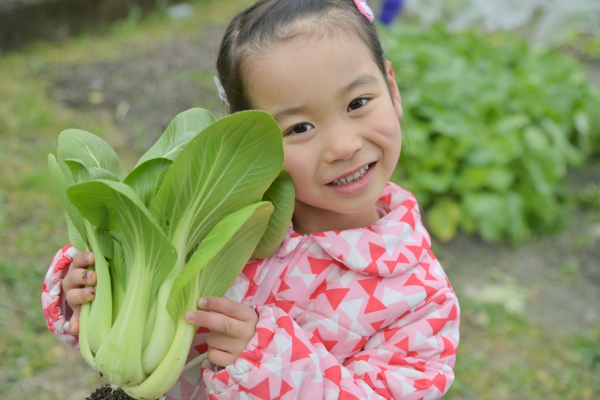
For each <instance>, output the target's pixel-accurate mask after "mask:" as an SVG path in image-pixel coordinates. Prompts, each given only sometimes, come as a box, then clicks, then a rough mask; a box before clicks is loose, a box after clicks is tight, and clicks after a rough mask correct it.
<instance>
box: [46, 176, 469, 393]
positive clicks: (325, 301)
mask: <svg viewBox="0 0 600 400" xmlns="http://www.w3.org/2000/svg"><path fill="white" fill-rule="evenodd" d="M377 206H378V211H379V213H380V216H381V219H380V220H379V221H378V222H377V223H376V224H375V225H372V226H369V227H366V228H361V229H350V230H346V231H335V232H322V233H314V234H311V235H307V236H301V235H299V234H297V233H295V232H294V231H293V230H292V229H291V228H290V230H289V232H288V234H287V236H286V237H285V240H284V241H283V243H282V245H281V246H280V248H279V249H278V250H277V251H276V253H275V254H274V255H273V256H271V257H270V258H268V259H265V260H250V261H249V262H248V264H247V265H246V266H245V268H244V270H243V272H242V274H240V276H239V277H238V278H237V279H236V280H235V282H234V283H233V285H232V286H231V288H230V289H229V290H228V292H227V293H226V294H225V297H228V298H229V299H232V300H235V301H238V302H241V303H244V304H247V305H252V306H254V307H255V310H256V312H257V313H258V316H259V320H258V324H257V325H256V334H255V335H254V337H253V338H252V339H251V340H250V342H249V343H248V346H247V347H246V350H245V351H244V352H243V353H242V355H241V356H240V357H239V359H238V360H237V361H236V362H235V363H234V364H233V365H230V366H228V367H226V368H221V367H216V366H214V365H213V364H211V363H210V362H209V361H208V360H205V361H204V362H203V363H201V364H200V365H198V366H196V367H194V368H191V369H189V370H187V371H185V372H184V373H183V374H182V375H181V377H180V379H179V381H178V382H177V383H176V384H175V386H174V387H173V388H172V389H171V390H170V391H169V393H168V394H167V395H166V396H165V398H166V400H175V399H177V400H200V399H210V400H217V399H219V400H220V399H240V400H246V399H248V400H250V399H263V400H288V399H289V400H291V399H301V400H302V399H310V400H317V399H327V400H329V399H344V400H349V399H406V400H413V399H415V400H416V399H427V400H433V399H438V398H440V397H442V395H443V394H444V393H445V392H446V391H447V390H448V388H449V387H450V384H451V383H452V381H453V380H454V373H453V371H452V367H453V366H454V362H455V360H456V349H457V347H458V339H459V332H458V327H459V306H458V302H457V299H456V296H455V294H454V291H453V290H452V287H451V286H450V282H449V281H448V278H447V277H446V274H445V273H444V270H443V269H442V267H441V265H440V264H439V262H438V261H437V259H436V258H435V256H434V255H433V254H432V253H431V251H430V244H431V241H430V238H429V235H428V233H427V231H426V230H425V228H424V227H423V225H422V223H421V217H420V213H419V207H418V205H417V202H416V199H415V197H414V196H413V195H412V194H411V193H409V192H407V191H406V190H404V189H402V188H401V187H399V186H397V185H395V184H393V183H389V184H388V185H387V187H386V189H385V190H384V192H383V194H382V196H381V198H380V200H379V202H378V204H377ZM74 253H75V251H74V249H72V248H71V247H70V246H67V247H65V248H63V249H62V250H60V251H59V252H58V254H57V255H56V257H55V258H54V261H53V262H52V265H51V266H50V270H49V271H48V274H47V275H46V278H45V281H44V287H43V294H42V303H43V308H44V313H45V315H46V319H47V321H48V327H49V328H50V330H51V331H52V332H54V334H55V335H56V336H57V337H58V338H59V339H60V340H62V341H63V342H65V343H67V344H68V345H70V346H72V347H78V344H77V336H76V335H73V334H72V333H71V331H70V330H69V324H68V319H69V318H70V312H71V311H70V310H69V307H68V305H67V304H66V301H65V299H64V297H65V296H63V292H62V289H61V286H62V285H61V282H62V279H63V278H64V276H65V275H66V273H67V271H68V268H69V265H70V262H71V260H72V257H73V256H74ZM208 333H209V331H208V330H206V329H204V328H200V329H198V332H197V334H196V336H195V338H194V341H193V344H192V348H191V349H190V355H189V359H190V360H191V359H192V358H195V357H196V356H198V355H199V354H202V353H204V352H206V351H207V348H208V346H207V344H206V340H205V338H206V336H207V334H208Z"/></svg>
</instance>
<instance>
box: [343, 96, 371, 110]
mask: <svg viewBox="0 0 600 400" xmlns="http://www.w3.org/2000/svg"><path fill="white" fill-rule="evenodd" d="M368 101H369V99H364V98H361V99H354V100H352V102H351V103H350V104H349V105H348V111H355V110H358V109H359V108H362V107H363V106H364V105H365V104H367V102H368Z"/></svg>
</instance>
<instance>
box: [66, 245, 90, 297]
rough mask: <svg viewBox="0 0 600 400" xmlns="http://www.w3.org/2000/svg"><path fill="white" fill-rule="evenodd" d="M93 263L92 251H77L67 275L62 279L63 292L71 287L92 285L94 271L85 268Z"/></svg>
mask: <svg viewBox="0 0 600 400" xmlns="http://www.w3.org/2000/svg"><path fill="white" fill-rule="evenodd" d="M93 264H94V253H92V252H89V251H82V252H81V253H77V255H76V256H75V257H74V258H73V262H72V263H71V266H70V267H69V272H68V273H67V276H66V277H65V279H64V280H63V289H64V290H65V292H67V293H68V292H69V291H70V290H71V289H73V288H80V287H83V286H86V285H87V286H94V285H95V284H96V273H95V272H94V271H90V270H88V269H86V268H87V267H88V266H90V265H93Z"/></svg>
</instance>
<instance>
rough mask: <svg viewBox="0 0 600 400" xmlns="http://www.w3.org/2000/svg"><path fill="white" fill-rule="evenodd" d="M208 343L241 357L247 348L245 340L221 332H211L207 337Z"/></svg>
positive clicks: (212, 346) (214, 347)
mask: <svg viewBox="0 0 600 400" xmlns="http://www.w3.org/2000/svg"><path fill="white" fill-rule="evenodd" d="M206 344H208V346H209V347H210V348H212V349H217V350H220V351H222V352H225V353H230V354H233V355H236V359H237V357H239V355H240V354H242V353H243V352H244V350H246V345H245V344H244V341H241V340H239V339H235V338H232V337H230V336H227V335H224V334H222V333H220V332H211V333H209V334H208V336H207V337H206Z"/></svg>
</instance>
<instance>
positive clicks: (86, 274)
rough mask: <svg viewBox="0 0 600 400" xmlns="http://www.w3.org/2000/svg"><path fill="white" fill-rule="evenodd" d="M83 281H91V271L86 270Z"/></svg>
mask: <svg viewBox="0 0 600 400" xmlns="http://www.w3.org/2000/svg"><path fill="white" fill-rule="evenodd" d="M83 280H85V281H89V280H90V270H87V269H86V270H85V272H84V273H83Z"/></svg>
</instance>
